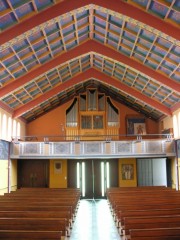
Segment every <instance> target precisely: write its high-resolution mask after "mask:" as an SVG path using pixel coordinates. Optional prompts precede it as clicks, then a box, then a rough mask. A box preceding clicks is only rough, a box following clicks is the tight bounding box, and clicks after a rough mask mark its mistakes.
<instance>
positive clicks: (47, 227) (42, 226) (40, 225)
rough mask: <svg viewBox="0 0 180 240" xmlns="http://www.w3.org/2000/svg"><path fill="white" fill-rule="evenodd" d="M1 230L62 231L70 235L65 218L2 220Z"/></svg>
mask: <svg viewBox="0 0 180 240" xmlns="http://www.w3.org/2000/svg"><path fill="white" fill-rule="evenodd" d="M0 230H31V231H33V230H35V231H60V232H61V233H62V236H68V235H69V229H68V223H67V219H65V218H37V219H36V218H0Z"/></svg>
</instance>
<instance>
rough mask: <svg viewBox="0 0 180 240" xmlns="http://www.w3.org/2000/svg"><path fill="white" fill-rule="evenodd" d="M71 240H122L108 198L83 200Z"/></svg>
mask: <svg viewBox="0 0 180 240" xmlns="http://www.w3.org/2000/svg"><path fill="white" fill-rule="evenodd" d="M69 239H70V240H120V239H121V238H120V236H119V234H118V230H117V228H116V226H115V224H114V221H113V218H112V215H111V212H110V209H109V206H108V203H107V200H105V199H102V200H81V203H80V206H79V210H78V213H77V216H76V220H75V222H74V225H73V229H72V232H71V237H70V238H69Z"/></svg>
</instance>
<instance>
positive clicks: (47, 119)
mask: <svg viewBox="0 0 180 240" xmlns="http://www.w3.org/2000/svg"><path fill="white" fill-rule="evenodd" d="M68 106H69V103H68V104H67V103H66V104H63V105H62V106H61V107H57V108H56V109H54V110H52V111H50V112H48V113H47V114H45V115H43V116H41V117H39V118H37V119H35V120H34V121H32V122H30V123H29V124H27V135H63V132H62V126H63V127H64V126H65V125H64V124H65V119H66V109H67V108H68Z"/></svg>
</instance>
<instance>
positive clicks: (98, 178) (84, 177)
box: [68, 159, 118, 199]
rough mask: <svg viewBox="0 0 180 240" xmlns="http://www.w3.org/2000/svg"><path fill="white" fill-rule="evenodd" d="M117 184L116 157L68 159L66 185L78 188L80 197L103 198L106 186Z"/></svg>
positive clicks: (115, 185)
mask: <svg viewBox="0 0 180 240" xmlns="http://www.w3.org/2000/svg"><path fill="white" fill-rule="evenodd" d="M117 186H118V162H117V160H116V159H110V160H102V159H85V160H68V187H77V188H80V189H81V196H82V198H87V199H93V198H95V199H97V198H104V197H106V189H107V188H109V187H117Z"/></svg>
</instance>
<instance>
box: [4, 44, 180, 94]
mask: <svg viewBox="0 0 180 240" xmlns="http://www.w3.org/2000/svg"><path fill="white" fill-rule="evenodd" d="M90 52H95V53H97V54H101V55H103V56H105V57H108V58H112V59H113V60H115V61H117V62H120V63H123V64H126V65H127V66H129V67H131V68H134V69H136V70H137V71H139V72H140V73H143V74H145V75H147V76H149V77H150V78H152V79H155V80H156V81H157V82H159V84H161V85H164V86H165V87H167V88H170V89H172V90H173V91H175V92H178V93H179V92H180V84H179V83H178V82H175V81H173V80H172V79H170V78H168V77H166V76H164V75H162V74H160V73H159V72H157V71H155V70H153V69H151V68H149V67H146V66H144V65H142V64H141V63H139V62H137V61H135V60H134V59H132V58H129V57H127V56H125V55H123V54H121V53H119V52H117V51H115V50H113V49H111V48H109V47H107V46H104V45H103V44H100V43H98V42H96V41H94V40H89V41H87V42H85V43H83V44H81V45H79V46H78V47H76V48H74V49H71V50H70V51H68V52H65V53H63V54H61V55H59V56H57V57H55V58H54V59H52V60H51V61H49V62H46V63H45V64H43V65H41V66H40V67H38V68H36V69H34V70H32V71H30V72H28V73H27V74H25V75H23V76H22V77H19V78H18V79H16V80H15V81H13V82H12V83H9V84H7V85H5V86H4V87H2V88H1V91H0V98H3V97H4V96H6V95H8V94H9V93H11V92H13V91H15V90H16V89H18V88H20V87H22V86H23V85H25V84H27V83H28V82H30V81H32V80H33V79H35V78H37V77H38V76H40V75H42V74H44V73H46V72H47V71H49V70H51V69H53V68H55V67H57V66H59V65H61V64H63V63H65V62H66V61H70V60H72V59H73V58H77V57H78V56H81V55H84V54H89V53H90Z"/></svg>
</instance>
